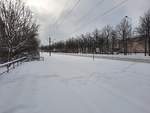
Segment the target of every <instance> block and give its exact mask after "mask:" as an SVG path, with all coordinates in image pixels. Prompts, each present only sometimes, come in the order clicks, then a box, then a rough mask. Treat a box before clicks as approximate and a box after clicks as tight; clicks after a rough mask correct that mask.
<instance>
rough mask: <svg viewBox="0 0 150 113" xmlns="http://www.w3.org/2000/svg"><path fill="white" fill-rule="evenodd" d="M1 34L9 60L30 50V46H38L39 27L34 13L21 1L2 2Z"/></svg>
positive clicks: (0, 3)
mask: <svg viewBox="0 0 150 113" xmlns="http://www.w3.org/2000/svg"><path fill="white" fill-rule="evenodd" d="M0 24H1V25H0V34H1V37H0V38H1V39H0V41H1V43H2V48H5V51H7V56H8V60H11V58H12V57H14V56H15V55H17V54H19V53H21V52H22V51H24V50H26V51H27V50H29V49H28V48H29V43H30V42H32V43H30V46H32V47H33V46H35V44H34V43H36V45H37V44H38V41H37V39H36V38H35V37H36V36H37V31H38V25H36V24H35V22H34V20H33V18H32V13H31V11H30V9H29V8H28V7H26V6H25V4H24V3H23V2H22V1H21V0H1V1H0Z"/></svg>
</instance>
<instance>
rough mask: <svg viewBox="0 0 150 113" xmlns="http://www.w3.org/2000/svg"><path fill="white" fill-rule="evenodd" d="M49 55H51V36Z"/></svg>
mask: <svg viewBox="0 0 150 113" xmlns="http://www.w3.org/2000/svg"><path fill="white" fill-rule="evenodd" d="M49 56H51V37H49Z"/></svg>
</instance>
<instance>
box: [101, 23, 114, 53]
mask: <svg viewBox="0 0 150 113" xmlns="http://www.w3.org/2000/svg"><path fill="white" fill-rule="evenodd" d="M112 30H113V29H112V27H111V26H110V25H107V26H105V27H104V28H103V30H102V34H103V37H104V38H105V39H106V43H105V45H106V52H107V53H109V51H110V43H109V40H110V38H111V34H112Z"/></svg>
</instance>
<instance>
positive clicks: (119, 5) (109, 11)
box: [71, 0, 128, 34]
mask: <svg viewBox="0 0 150 113" xmlns="http://www.w3.org/2000/svg"><path fill="white" fill-rule="evenodd" d="M127 1H128V0H123V1H122V2H120V3H118V4H117V5H115V6H114V7H112V8H110V9H109V10H107V11H106V12H104V13H103V14H101V15H98V16H96V17H95V18H94V19H92V20H91V21H89V22H88V23H84V24H83V25H82V26H79V27H78V28H77V29H76V30H74V31H73V33H71V34H74V33H76V32H77V31H79V30H80V29H81V28H82V27H85V26H88V25H90V24H91V23H92V22H93V21H94V22H96V20H97V19H99V17H103V16H106V15H108V14H109V13H111V12H112V11H114V10H115V9H117V8H118V7H121V6H122V5H123V4H125V3H126V2H127Z"/></svg>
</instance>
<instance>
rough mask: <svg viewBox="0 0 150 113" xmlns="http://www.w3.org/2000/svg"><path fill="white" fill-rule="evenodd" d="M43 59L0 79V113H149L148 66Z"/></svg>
mask: <svg viewBox="0 0 150 113" xmlns="http://www.w3.org/2000/svg"><path fill="white" fill-rule="evenodd" d="M42 55H43V56H44V57H45V60H44V61H34V62H28V63H24V64H22V65H20V67H17V68H16V69H15V70H12V71H11V72H10V73H9V74H5V75H3V76H1V77H0V113H150V107H149V106H150V64H146V63H137V62H124V61H115V60H107V59H96V60H95V61H93V60H92V59H91V58H86V57H77V56H68V55H60V54H53V55H52V56H51V57H49V56H48V54H45V53H44V54H42Z"/></svg>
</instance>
